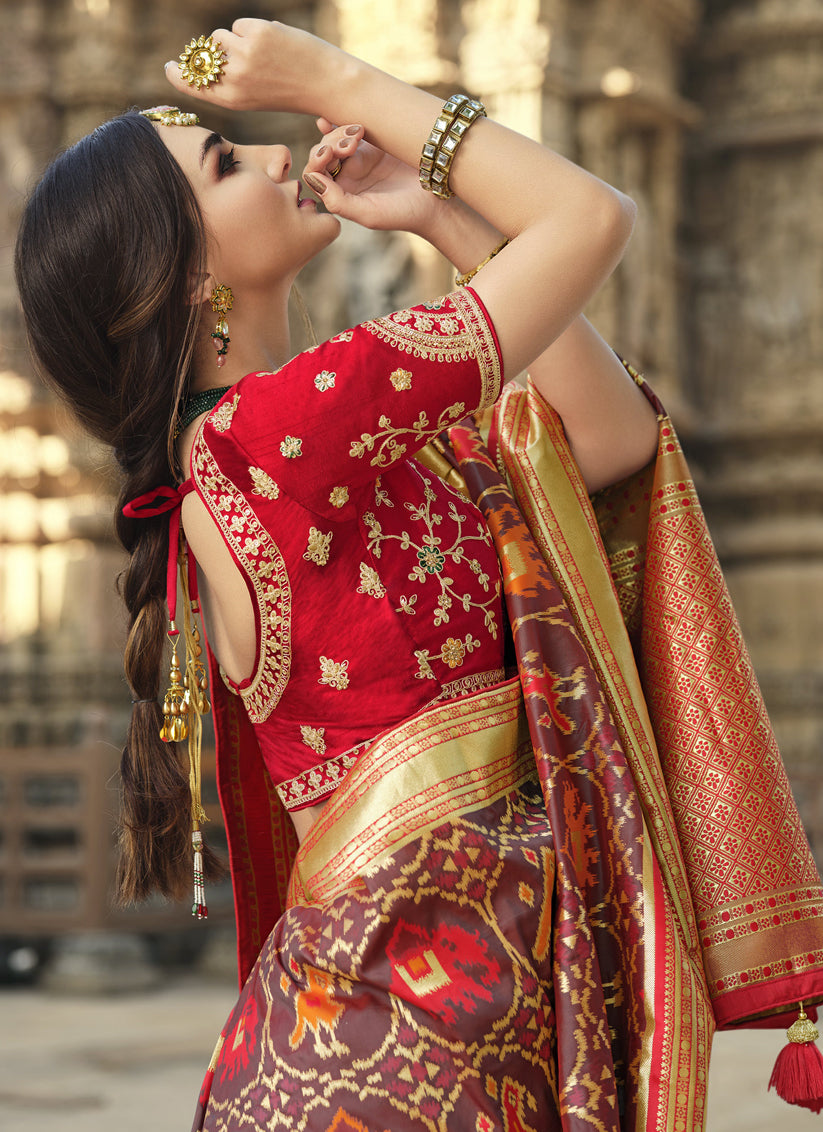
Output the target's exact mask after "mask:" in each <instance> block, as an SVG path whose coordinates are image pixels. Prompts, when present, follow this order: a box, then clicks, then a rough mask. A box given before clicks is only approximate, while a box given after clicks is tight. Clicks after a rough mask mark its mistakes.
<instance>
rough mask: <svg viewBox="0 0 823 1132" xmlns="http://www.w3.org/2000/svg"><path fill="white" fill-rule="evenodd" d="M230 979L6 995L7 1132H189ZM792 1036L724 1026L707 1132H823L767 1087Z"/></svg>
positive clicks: (2, 1050)
mask: <svg viewBox="0 0 823 1132" xmlns="http://www.w3.org/2000/svg"><path fill="white" fill-rule="evenodd" d="M233 1000H234V990H233V988H232V986H231V983H229V982H228V981H223V982H216V981H214V980H212V981H209V980H208V979H206V978H205V977H203V976H199V975H198V976H195V975H191V976H187V977H178V978H175V979H174V980H171V981H169V982H168V983H166V984H165V985H163V986H162V987H161V988H160V989H158V990H154V991H144V992H142V993H141V994H139V995H122V996H111V997H104V998H100V997H98V998H93V997H84V998H69V997H63V996H55V995H53V994H49V993H48V992H46V991H44V990H41V989H32V990H28V989H11V990H8V989H7V990H2V991H0V1128H2V1130H3V1132H112V1130H113V1129H116V1130H117V1132H188V1129H189V1128H190V1126H191V1119H192V1114H193V1112H194V1103H195V1099H196V1096H197V1092H198V1089H199V1086H200V1081H201V1079H202V1076H203V1071H204V1068H205V1066H206V1064H207V1063H208V1060H209V1057H210V1056H211V1051H212V1048H213V1046H214V1041H215V1038H216V1036H217V1033H218V1032H219V1030H220V1028H221V1026H222V1024H223V1021H224V1020H225V1017H226V1015H227V1014H228V1012H229V1010H230V1009H231V1006H232V1003H233ZM782 1040H783V1035H782V1033H769V1032H765V1033H764V1032H756V1031H753V1032H749V1033H746V1034H737V1035H727V1034H721V1035H720V1037H719V1038H717V1040H716V1042H715V1055H714V1059H713V1064H712V1071H711V1075H710V1089H709V1118H708V1124H707V1127H708V1132H775V1129H779V1130H780V1132H812V1130H815V1132H823V1116H814V1115H813V1114H811V1113H809V1112H806V1111H804V1110H801V1109H795V1108H791V1107H790V1106H788V1105H785V1104H783V1102H782V1101H779V1100H778V1099H777V1098H776V1097H775V1096H774V1093H770V1094H769V1093H767V1092H766V1084H767V1082H768V1078H769V1074H770V1073H771V1067H772V1064H773V1062H774V1058H775V1056H776V1053H777V1051H778V1050H779V1049H780V1047H781V1045H782Z"/></svg>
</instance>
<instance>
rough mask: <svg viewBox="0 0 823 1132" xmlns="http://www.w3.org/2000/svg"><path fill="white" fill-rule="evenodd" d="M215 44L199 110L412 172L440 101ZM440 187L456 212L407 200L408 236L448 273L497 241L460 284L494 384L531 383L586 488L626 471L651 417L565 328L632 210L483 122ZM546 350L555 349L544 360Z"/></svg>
mask: <svg viewBox="0 0 823 1132" xmlns="http://www.w3.org/2000/svg"><path fill="white" fill-rule="evenodd" d="M214 35H215V38H217V39H218V40H220V42H221V43H222V44H223V46H224V48H225V50H226V53H227V55H228V62H227V64H226V67H225V73H224V75H223V77H222V78H221V80H220V82H219V83H218V84H217V85H215V86H214V87H210V88H203V90H201V92H200V93H199V94H198V95H197V96H196V97H197V98H198V99H199V100H201V101H204V102H213V103H216V104H219V105H222V106H226V107H229V108H234V109H260V110H284V111H293V112H298V113H308V114H313V115H315V116H317V117H321V118H325V119H327V120H328V121H329V122H338V123H341V122H350V123H357V124H362V126H363V127H364V131H362V130H361V131H359V132H358V133H357V135H356V136H355V139H354V140H355V141H357V140H359V139H360V138H361V137H365V139H366V141H367V142H369V143H371V144H372V145H373V146H374V147H375V148H376V149H377V150H380V151H384V152H385V153H387V154H390V155H392V156H393V157H394V158H396V159H397V160H398V161H399V162H401V163H403V164H404V165H405V166H407V167H409V168H411V169H416V167H417V164H418V161H419V158H420V153H421V150H422V147H423V144H424V142H425V141H426V139H427V137H428V135H429V131H430V130H431V127H432V125H433V123H434V121H435V119H436V117H437V116H438V115H439V113H440V111H441V108H442V102H441V101H440V99H438V98H436V97H434V96H433V95H430V94H427V93H426V92H424V91H421V90H418V89H416V88H415V87H411V86H409V85H407V84H406V83H403V82H401V81H400V80H398V79H395V78H393V77H391V76H390V75H387V74H385V73H384V72H382V71H379V70H377V69H376V68H374V67H371V66H369V65H368V64H366V63H364V62H362V61H360V60H358V59H355V58H353V57H352V56H350V55H347V54H346V53H345V52H343V51H340V50H339V49H338V48H336V47H333V46H331V45H330V44H327V43H325V42H323V41H322V40H319V39H317V38H316V37H314V36H311V35H309V34H308V33H306V32H303V31H300V30H298V29H294V28H290V27H287V26H285V25H283V24H280V23H277V22H268V21H264V20H255V19H242V20H237V21H236V22H235V23H234V25H233V29H232V31H227V30H224V29H217V30H216V31H215V32H214ZM167 75H168V78H169V81H170V82H171V83H172V85H173V86H175V87H176V88H177V89H178V90H180V91H181V92H184V93H191V91H190V90H189V88H188V87H187V86H186V85H185V83H184V82H183V81H182V79H181V78H180V74H179V70H178V68H177V66H176V65H175V64H170V65H169V66H168V68H167ZM323 182H324V183H325V185H326V188H327V192H326V193H325V194H324V199H325V200H326V202H327V205H328V207H329V208H330V210H332V211H338V212H340V214H341V215H346V214H347V213H346V210H345V209H344V208H343V207H340V204H341V200H340V198H339V196H338V199H337V201H335V199H334V198H335V192H336V191H337V192H338V194H339V192H341V191H342V190H343V186H342V185H341V187H340V190H335V188H332V186H333V184H334V182H332V181H331V180H330V178H328V177H325V178H323ZM450 184H451V187H452V188H453V190H454V192H455V194H456V197H457V200H451V201H446V202H437V204H435V203H434V202H433V201H432V199H431V194H425V193H423V191H422V190H420V189H417V192H418V193H419V195H420V196H421V197H425V198H426V203H425V205H422V206H421V209H420V219H419V223H418V230H420V231H421V234H423V235H425V236H426V237H427V238H428V239H430V240H431V241H432V243H434V244H435V245H436V246H438V247H440V249H441V250H442V251H443V252H444V254H446V255H447V256H448V257H449V258H450V259H451V260H452V262H454V263H455V265H456V266H457V268H458V270H460V271H465V270H468V269H471V268H472V267H474V266H475V265H476V264H477V262H479V260H480V259H483V258H484V257H485V256H486V255H487V254H488V252H489V251H490V250H491V248H492V247H493V246H494V245H495V243H496V242H499V237H500V234H502V235H503V236H506V237H508V238H509V240H510V243H509V245H508V246H507V247H506V248H505V249H504V250H503V251H501V252H500V254H499V255H497V256H496V257H495V258H494V259H493V260H492V261H491V262H490V263H489V264H488V265H487V266H486V267H485V268H484V269H483V271H482V272H480V273H479V274H478V275H477V276H476V277H475V279H474V280H473V281H472V285H473V286H474V288H475V290H476V291H477V293H478V294H479V296H480V298H481V299H482V300H483V302H484V304H485V305H486V307H487V309H488V311H489V313H490V315H491V317H492V321H493V322H494V325H495V328H496V331H497V334H498V338H499V341H500V346H501V353H502V360H503V364H504V370H505V372H506V373H507V374H509V375H512V376H513V375H515V374H516V373H518V372H519V371H521V370H523V369H526V368H529V369H530V370H531V371H532V374H533V376H534V378H535V380H536V381H537V383H538V386H539V387H540V389H541V391H542V392H543V393H544V395H545V396H546V397H547V399H548V400H550V401H551V403H552V404H553V405H554V407H555V408H556V409H557V411H558V412H559V413H560V415H561V417H562V419H563V421H564V425H566V428H567V432H568V433H569V438H570V441H571V443H572V446H573V448H574V450H575V453H576V455H577V456H578V459H579V460H580V463H581V470H582V471H583V474H584V477H585V478H586V481H587V483H588V484H589V486H590V488H594V487H598V486H602V485H603V483H606V482H610V481H613V480H615V479H617V478H619V477H620V475H622V474H626V472H628V471H631V470H632V467H628V466H625V465H626V461H625V460H623V459H618V460H617V461H614V460H612V459H611V457H610V456H609V454H608V453H609V445H610V444H613V443H615V442H616V441H618V439H619V436H620V434H619V433H617V431H616V428H618V427H620V426H621V424H622V425H623V426H624V427H623V428H622V435H623V437H624V438H625V436H627V435H628V436H630V437H631V436H632V435H633V434H634V433H635V431H636V428H635V425H636V424H637V420H641V421H645V428H646V431H647V432H648V435H649V437H651V434H652V431H653V424H654V422H653V415H652V414H651V412H650V410H647V409H646V407H645V406H644V405H642V404H641V401H642V397H640V398H639V395H638V394H637V391H636V390H634V389H633V388H632V385H631V383H630V382H629V381H628V379H627V378H625V376H624V375H623V374H622V372H618V370H619V363H617V362H616V360H613V359H611V357H610V356H609V354H608V351H607V350H606V348H605V346H604V345H603V344H602V343H601V342H600V340H599V339H597V338H596V336H595V335H594V333H593V332H592V331H591V330H590V328H587V325H586V324H585V323H583V322H582V320H581V321H580V322H576V320H577V319H578V316H579V315H580V312H581V311H582V309H583V307H584V306H585V305H586V303H587V302H588V301H589V299H590V298H591V297H592V295H594V293H595V292H596V291H597V290H598V289H599V287H600V286H601V285H602V283H603V282H604V281H605V280H606V279H607V278H608V276H609V275H610V274H611V272H612V271H613V269H614V267H615V266H616V264H617V263H618V261H619V259H620V257H621V255H622V253H623V250H624V248H625V245H626V243H627V241H628V239H629V236H630V234H631V229H632V225H633V221H634V213H635V208H634V205H633V203H632V202H631V201H630V200H629V199H628V198H627V197H625V196H624V195H623V194H621V193H620V192H618V191H617V190H615V189H613V188H611V187H610V186H608V185H606V184H605V183H604V182H602V181H600V180H599V179H598V178H596V177H593V176H591V175H590V174H588V173H586V172H585V171H584V170H582V169H580V168H579V167H578V166H576V165H574V164H572V163H571V162H569V161H566V160H565V159H564V158H562V157H560V156H559V155H558V154H555V153H553V152H552V151H551V150H549V149H546V148H545V147H543V146H541V145H538V144H537V143H535V142H532V141H530V140H529V139H527V138H524V137H522V136H521V135H519V134H517V133H515V132H513V131H511V130H508V129H506V128H505V127H503V126H501V125H499V124H498V123H495V122H492V121H488V120H486V119H481V120H479V121H478V122H476V123H475V124H474V125H473V126H472V128H471V129H470V130H469V131H468V133H467V134H466V136H465V138H464V140H463V141H462V143H461V144H460V146H459V148H458V151H457V154H456V156H455V159H454V162H453V164H452V168H451V172H450ZM352 216H353V218H354V219H360V217H358V216H356V215H354V213H352ZM573 323H574V324H575V325H574V327H572V324H573ZM570 327H572V329H571V332H570V333H569V336H568V337H566V335H564V331H567V329H568V328H570ZM561 337H562V339H563V340H562V342H561V341H560V339H561ZM552 343H556V344H557V348H556V349H552V350H549V347H551V346H552ZM538 359H539V360H538ZM590 362H592V363H594V368H593V369H592V368H591V366H590V364H589V363H590ZM615 367H617V368H615ZM615 382H617V383H618V384H617V386H616V390H617V391H615V388H614V387H613V386H614V383H615ZM605 389H608V396H604V390H605ZM615 409H617V410H618V411H617V412H616V413H615ZM635 418H637V420H636V419H635ZM595 422H602V424H603V425H604V426H605V431H604V430H603V429H601V427H600V424H599V423H595ZM626 426H627V427H626ZM641 431H642V429H641ZM629 447H630V449H631V451H632V455H631V458H630V459H629V460H628V463H629V464H633V465H634V466H635V467H636V466H640V464H642V463H643V462H645V459H646V458H648V454H650V451H649V452H647V449H649V445H648V444H647V443H642V444H641V445H640V448H642V449H643V454H642V456H641V454H640V453H639V452H636V451H635V445H634V444H633V443H632V444H630V445H629Z"/></svg>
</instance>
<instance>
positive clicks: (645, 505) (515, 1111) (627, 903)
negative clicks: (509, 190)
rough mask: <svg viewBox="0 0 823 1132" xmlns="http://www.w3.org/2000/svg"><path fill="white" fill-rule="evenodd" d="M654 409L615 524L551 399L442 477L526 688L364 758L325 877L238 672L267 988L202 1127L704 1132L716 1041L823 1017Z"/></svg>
mask: <svg viewBox="0 0 823 1132" xmlns="http://www.w3.org/2000/svg"><path fill="white" fill-rule="evenodd" d="M421 364H422V363H420V362H417V363H416V366H417V367H419V366H420V365H421ZM652 400H653V398H652ZM655 405H656V408H657V410H658V412H659V422H660V445H659V451H658V455H657V459H656V461H655V462H654V464H653V465H651V466H650V467H649V468H647V469H645V470H644V471H643V472H642V473H639V474H638V475H637V476H634V477H632V478H631V479H630V480H628V481H626V482H625V483H623V484H620V485H617V486H616V487H615V488H612V489H610V490H609V491H607V492H603V493H600V495H599V496H598V497H597V499H596V500H595V504H594V507H593V506H592V504H591V503H590V501H589V499H588V497H587V495H586V491H585V487H584V485H583V483H582V481H581V478H580V475H579V472H578V471H577V468H576V466H575V464H574V462H573V460H572V458H571V455H570V453H569V450H568V446H567V444H566V441H565V438H564V436H563V432H562V428H561V426H560V423H559V421H558V420H557V418H556V417H555V416H554V414H553V413H552V411H551V410H550V409H549V408H548V406H547V405H546V404H545V403H544V402H543V401H542V400H541V398H540V397H539V396H538V395H537V394H536V393H535V392H534V391H533V390H531V389H529V390H525V389H523V388H521V387H519V386H509V387H508V388H507V389H506V390H505V392H504V394H503V395H502V396H501V397H500V398H499V399H498V400H497V402H496V403H495V404H494V406H493V408H491V409H490V410H487V411H486V412H485V413H483V414H481V415H479V416H478V417H477V418H476V419H475V418H465V419H463V420H460V421H459V422H458V421H452V422H451V423H450V425H449V427H448V428H447V430H446V432H444V433H443V434H442V435H441V438H440V441H438V447H439V451H435V452H433V451H432V450H431V448H429V449H428V450H426V451H424V452H422V453H420V459H421V461H422V462H423V463H422V465H421V467H423V468H425V469H426V471H427V474H433V473H432V472H431V469H432V468H434V467H435V466H438V471H439V472H440V473H442V474H443V475H444V476H446V477H447V478H448V479H449V481H450V482H451V483H453V484H455V485H456V487H457V488H459V489H460V490H463V489H465V491H466V492H467V493H468V497H469V498H470V499H471V500H472V501H473V502H474V504H475V505H476V507H477V508H479V511H480V513H481V514H482V517H483V522H484V524H485V527H486V529H487V531H488V533H489V535H490V537H491V540H492V541H493V544H494V548H495V551H496V554H497V559H498V561H499V564H500V574H501V576H502V582H503V589H504V596H505V606H506V614H507V620H508V623H509V626H510V637H511V642H512V643H513V650H512V652H511V655H510V656H507V658H506V659H507V668H508V671H507V675H506V676H505V677H503V676H502V675H501V677H500V678H499V679H497V680H496V682H492V683H488V681H486V682H484V681H481V682H480V683H479V684H478V685H476V686H474V687H472V686H471V685H468V686H466V687H464V688H462V689H455V690H454V693H453V694H452V695H451V696H447V697H446V698H445V699H443V698H436V699H434V700H432V701H431V702H428V703H426V704H424V705H423V706H422V707H421V708H420V709H419V710H417V711H416V712H415V713H414V714H412V715H411V716H410V717H409V718H406V719H404V720H403V721H402V722H401V723H399V724H396V725H393V726H390V727H388V728H386V729H385V730H384V731H382V732H381V733H380V734H378V735H377V736H376V737H375V738H374V739H372V740H370V741H368V742H366V743H365V744H364V745H363V747H362V749H360V750H359V751H358V753H357V757H356V759H355V760H354V761H353V765H351V767H350V768H348V769H347V773H346V774H345V777H344V778H343V779H342V782H341V784H340V785H339V786H338V788H337V789H336V791H335V792H334V793H333V794H331V796H330V799H329V801H328V803H327V805H326V807H325V809H324V810H323V813H322V815H321V818H320V820H319V822H318V823H317V825H315V826H314V827H313V829H312V830H311V833H310V834H309V836H308V837H307V839H306V840H305V841H304V842H303V844H302V845H301V846H300V847H299V849H297V846H296V841H295V838H294V834H293V831H292V829H291V825H290V821H289V819H288V817H287V815H286V812H285V810H284V808H283V805H282V803H281V800H280V798H281V797H282V792H281V795H280V797H278V792H277V790H276V789H275V787H274V785H273V782H272V778H271V776H270V774H269V772H268V770H267V769H266V766H265V764H264V761H263V759H262V757H261V752H260V747H259V743H258V736H257V733H256V731H255V728H254V726H253V725H252V723H251V722H250V720H249V717H248V714H247V712H246V710H245V709H244V707H243V704H242V702H241V700H240V699H239V698H238V697H237V696H235V695H232V694H230V692H229V691H228V690H227V688H226V687H225V685H224V684H223V683H221V681H220V679H219V677H216V672H215V671H213V676H215V677H216V678H215V679H214V681H213V683H214V693H215V712H216V725H217V738H218V773H219V779H220V790H221V799H222V803H223V808H224V812H225V816H226V824H227V830H228V835H229V843H230V851H231V863H232V873H233V880H234V885H235V895H236V904H237V912H238V929H239V947H240V960H241V980H242V981H244V983H245V985H244V989H243V991H242V993H241V996H240V999H239V1001H238V1004H237V1006H236V1008H235V1010H234V1012H233V1013H232V1016H231V1017H230V1019H229V1021H228V1023H227V1025H226V1027H225V1029H224V1031H223V1034H222V1036H221V1040H220V1042H219V1043H218V1047H217V1050H216V1051H215V1056H214V1058H213V1060H212V1064H211V1066H210V1068H209V1073H208V1075H207V1078H206V1082H205V1083H204V1088H203V1093H202V1096H201V1104H200V1107H199V1110H198V1116H197V1119H196V1124H195V1126H196V1127H204V1128H206V1129H213V1130H225V1132H228V1130H234V1129H241V1128H270V1129H281V1128H289V1129H292V1128H293V1129H311V1130H312V1132H315V1130H316V1132H321V1130H322V1132H332V1130H335V1132H355V1130H356V1132H384V1130H392V1132H398V1130H400V1129H419V1128H430V1129H432V1130H434V1129H438V1130H439V1129H448V1130H454V1132H457V1130H459V1132H464V1130H471V1132H492V1130H498V1129H499V1130H507V1132H509V1130H510V1132H514V1130H522V1132H526V1130H534V1132H537V1130H541V1132H542V1130H544V1129H551V1128H557V1129H564V1130H569V1132H571V1130H575V1132H576V1130H578V1129H580V1130H582V1129H598V1130H614V1132H617V1130H627V1129H632V1130H634V1129H637V1130H639V1129H659V1130H666V1132H669V1130H671V1132H692V1130H698V1129H702V1128H703V1126H704V1113H705V1092H706V1083H707V1076H708V1059H709V1051H710V1046H711V1039H712V1034H713V1031H714V1029H715V1027H716V1026H717V1025H720V1026H733V1025H737V1024H740V1023H741V1022H743V1021H745V1020H747V1019H750V1018H753V1017H755V1016H761V1015H770V1014H771V1015H777V1014H780V1013H782V1012H785V1011H787V1010H789V1009H791V1008H792V1007H794V1006H795V1004H796V1003H797V1002H798V1001H799V1000H801V999H802V1000H804V1001H805V1002H807V1003H810V1002H813V1001H819V1000H820V999H821V998H823V948H822V946H821V945H822V944H823V891H821V883H820V878H819V876H818V875H817V872H816V870H815V867H814V864H813V861H812V858H811V854H810V851H809V848H808V844H807V842H806V839H805V835H804V834H803V831H802V828H801V825H800V822H799V819H798V815H797V812H796V809H795V806H794V803H793V800H792V796H791V791H790V789H789V785H788V781H787V779H786V776H785V772H784V770H783V767H782V763H781V761H780V757H779V754H778V752H777V748H776V746H775V743H774V738H773V735H772V732H771V728H770V726H769V723H768V719H767V717H766V713H765V709H764V706H763V703H762V699H761V697H760V693H759V690H758V687H757V683H756V680H755V677H754V674H753V672H752V668H751V664H750V662H749V659H748V655H747V653H746V650H745V646H744V645H743V642H742V639H741V637H740V632H739V628H738V626H737V622H736V619H735V616H734V612H733V610H732V608H731V603H730V601H729V597H728V593H727V591H726V588H725V584H724V582H723V579H722V575H721V573H720V570H719V567H718V564H717V560H716V556H715V554H714V550H713V547H712V544H711V541H710V539H709V536H708V533H707V531H706V527H705V523H704V520H703V517H702V514H701V511H700V508H699V504H698V502H697V499H696V496H695V493H694V489H693V485H692V483H691V480H690V479H689V476H688V471H687V469H686V466H685V463H684V461H683V457H682V453H681V450H680V447H679V445H678V442H677V439H676V436H675V434H674V430H673V428H672V426H671V422H670V421H669V420H668V418H666V416H665V415H664V413H663V411H662V409H660V406H659V405H657V404H656V402H655ZM216 412H219V410H216ZM463 498H464V497H463V496H462V495H460V494H458V493H457V492H455V499H457V500H462V499H463ZM458 511H459V508H458ZM390 660H391V657H390V656H386V657H385V658H384V661H385V663H387V664H388V663H389V662H390ZM479 667H482V666H479ZM213 668H214V666H213ZM484 683H485V686H484Z"/></svg>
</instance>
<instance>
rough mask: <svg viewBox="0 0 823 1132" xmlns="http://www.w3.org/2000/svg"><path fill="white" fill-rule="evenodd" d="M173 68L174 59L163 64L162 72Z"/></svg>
mask: <svg viewBox="0 0 823 1132" xmlns="http://www.w3.org/2000/svg"><path fill="white" fill-rule="evenodd" d="M173 66H174V59H169V61H168V63H164V64H163V70H164V71H167V70H168V69H169V67H173Z"/></svg>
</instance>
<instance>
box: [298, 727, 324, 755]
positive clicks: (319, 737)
mask: <svg viewBox="0 0 823 1132" xmlns="http://www.w3.org/2000/svg"><path fill="white" fill-rule="evenodd" d="M300 734H301V736H302V738H303V742H304V743H305V744H306V746H307V747H309V748H310V749H311V750H312V751H314V752H315V753H316V754H318V755H325V753H326V738H325V735H326V729H325V727H308V726H307V725H305V724H301V726H300Z"/></svg>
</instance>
